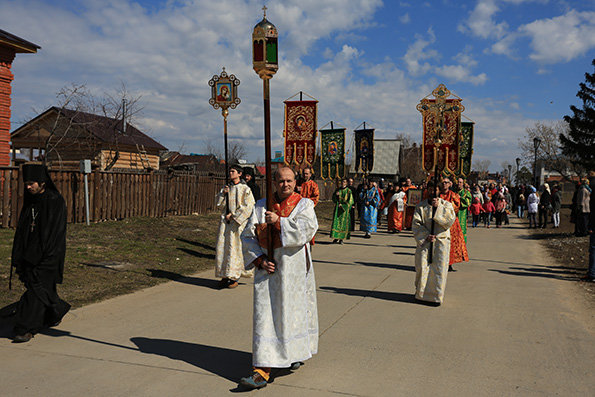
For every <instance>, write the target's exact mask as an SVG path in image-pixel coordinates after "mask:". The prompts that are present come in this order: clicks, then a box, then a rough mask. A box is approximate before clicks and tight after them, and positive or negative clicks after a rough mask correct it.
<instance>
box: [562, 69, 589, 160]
mask: <svg viewBox="0 0 595 397" xmlns="http://www.w3.org/2000/svg"><path fill="white" fill-rule="evenodd" d="M592 65H593V66H594V67H595V59H593V62H592ZM585 80H586V81H585V82H584V83H580V90H579V92H578V93H577V94H576V96H577V97H579V98H580V99H581V100H582V101H583V107H582V109H579V108H577V107H576V106H574V105H571V106H570V110H572V112H573V113H574V116H572V117H571V116H564V120H565V121H566V122H567V123H568V125H569V127H570V128H569V132H568V135H564V134H560V142H561V143H562V152H563V153H564V154H565V155H566V156H568V157H569V158H571V159H572V161H573V162H574V163H576V164H578V165H580V166H582V167H584V168H585V170H587V171H593V170H595V73H592V74H589V73H585Z"/></svg>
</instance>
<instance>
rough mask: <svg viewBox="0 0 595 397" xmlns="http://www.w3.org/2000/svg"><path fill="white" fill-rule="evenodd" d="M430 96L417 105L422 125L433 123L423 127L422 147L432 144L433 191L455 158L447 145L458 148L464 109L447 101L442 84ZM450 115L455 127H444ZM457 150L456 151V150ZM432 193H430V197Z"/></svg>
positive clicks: (457, 103) (457, 100)
mask: <svg viewBox="0 0 595 397" xmlns="http://www.w3.org/2000/svg"><path fill="white" fill-rule="evenodd" d="M432 95H433V96H434V97H435V98H436V99H435V100H431V99H427V97H426V98H424V99H422V100H421V102H420V103H419V104H418V105H417V110H419V111H420V112H421V113H422V115H423V120H424V123H426V121H433V123H432V124H431V125H424V146H425V145H426V144H433V156H432V167H431V168H432V171H433V172H434V189H436V186H438V173H439V172H442V171H444V170H445V168H448V167H447V164H448V158H449V157H451V158H453V159H454V158H455V157H456V154H455V153H454V152H452V153H450V156H449V153H448V150H449V149H448V145H449V144H450V145H452V144H455V143H457V145H456V147H457V148H458V140H459V116H460V114H461V113H462V112H463V111H464V110H465V107H464V106H463V105H462V104H461V98H459V97H456V99H451V100H447V98H448V97H449V96H450V95H451V92H450V91H449V90H448V89H447V88H446V86H445V85H444V84H440V85H439V86H438V87H436V89H434V91H432ZM447 114H452V115H453V116H454V118H455V119H456V120H457V122H456V125H454V126H453V125H448V126H447V125H446V122H445V115H447ZM457 150H458V149H457ZM426 165H427V163H426V161H425V159H424V164H423V166H424V169H425V170H426V171H429V170H428V169H427V168H428V167H426ZM433 196H434V192H432V197H433ZM435 213H436V207H433V209H432V230H431V232H430V234H432V235H433V234H434V215H435ZM433 248H434V246H433V243H430V252H429V255H428V262H429V263H432V256H433V255H432V252H433Z"/></svg>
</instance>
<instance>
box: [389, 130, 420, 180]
mask: <svg viewBox="0 0 595 397" xmlns="http://www.w3.org/2000/svg"><path fill="white" fill-rule="evenodd" d="M396 138H397V139H398V140H400V141H401V152H402V157H401V166H400V167H399V170H400V172H401V175H402V176H404V177H407V178H411V179H412V180H413V181H415V182H420V181H422V180H425V178H426V173H425V172H424V170H423V167H422V164H421V149H422V148H421V145H419V144H418V143H417V142H415V141H413V139H412V138H411V136H410V135H408V134H407V135H406V134H404V133H399V134H397V135H396Z"/></svg>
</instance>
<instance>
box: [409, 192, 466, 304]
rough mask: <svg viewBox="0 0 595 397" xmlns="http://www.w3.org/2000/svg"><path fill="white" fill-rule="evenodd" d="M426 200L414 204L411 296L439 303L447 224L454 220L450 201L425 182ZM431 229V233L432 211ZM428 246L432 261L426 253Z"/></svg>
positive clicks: (445, 266)
mask: <svg viewBox="0 0 595 397" xmlns="http://www.w3.org/2000/svg"><path fill="white" fill-rule="evenodd" d="M428 195H429V198H428V199H427V200H424V201H422V202H421V203H419V204H418V205H417V206H416V207H415V213H414V214H413V224H412V229H413V236H414V237H415V242H416V243H417V248H416V250H415V298H416V299H418V300H421V301H426V302H430V303H431V304H433V305H436V306H439V305H440V304H441V303H442V300H443V298H444V291H445V289H446V276H447V274H448V262H449V258H450V227H451V226H452V225H453V223H454V222H455V221H456V220H457V216H456V214H455V211H454V207H453V206H452V204H451V203H450V202H448V201H446V200H444V199H441V198H440V189H439V188H438V187H434V184H433V182H430V183H428ZM434 209H435V213H434V214H433V221H434V231H433V233H432V213H433V212H434ZM430 247H432V248H433V249H432V263H429V262H428V260H429V257H428V254H429V252H430Z"/></svg>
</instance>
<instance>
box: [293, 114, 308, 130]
mask: <svg viewBox="0 0 595 397" xmlns="http://www.w3.org/2000/svg"><path fill="white" fill-rule="evenodd" d="M295 126H296V128H297V129H298V131H300V132H301V131H303V130H305V129H306V118H305V117H304V116H297V117H296V119H295Z"/></svg>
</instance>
